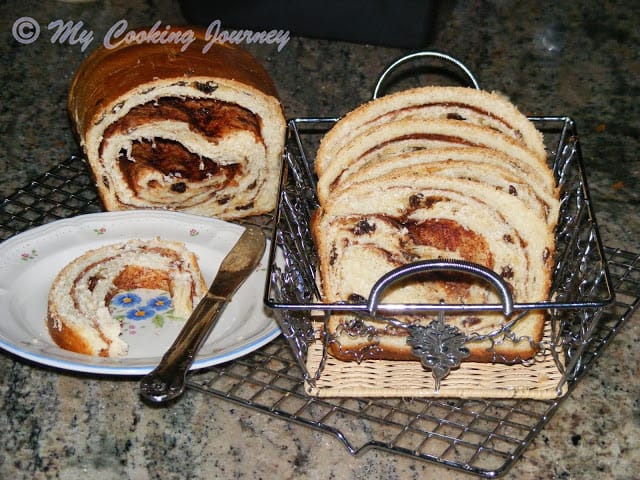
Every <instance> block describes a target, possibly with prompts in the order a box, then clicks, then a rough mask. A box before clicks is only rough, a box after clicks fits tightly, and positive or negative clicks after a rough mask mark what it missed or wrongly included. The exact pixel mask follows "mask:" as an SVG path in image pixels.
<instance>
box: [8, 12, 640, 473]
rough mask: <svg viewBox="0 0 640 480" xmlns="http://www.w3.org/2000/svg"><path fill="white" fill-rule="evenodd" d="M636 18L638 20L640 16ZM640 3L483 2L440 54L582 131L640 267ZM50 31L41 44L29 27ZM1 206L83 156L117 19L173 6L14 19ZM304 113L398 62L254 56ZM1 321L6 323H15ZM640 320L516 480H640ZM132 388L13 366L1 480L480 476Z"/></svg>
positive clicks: (593, 174) (602, 200) (372, 52)
mask: <svg viewBox="0 0 640 480" xmlns="http://www.w3.org/2000/svg"><path fill="white" fill-rule="evenodd" d="M631 4H635V8H633V7H632V6H631ZM639 7H640V5H638V2H569V1H564V0H563V1H560V2H553V4H552V2H533V1H525V2H518V3H517V4H515V2H509V1H493V2H485V1H469V2H459V3H458V4H454V5H449V6H448V7H447V8H446V9H443V10H442V11H441V21H440V27H439V28H438V31H437V33H436V35H435V37H434V39H433V40H432V42H431V44H430V47H432V48H435V49H438V50H442V51H446V52H448V53H450V54H452V55H453V56H455V57H457V58H460V59H462V60H463V61H464V62H465V63H466V64H467V65H468V66H469V67H470V68H471V70H472V71H474V72H475V73H476V75H477V76H478V78H479V80H480V82H481V84H482V86H483V87H485V88H488V89H496V90H501V91H503V92H505V93H506V94H508V95H509V96H510V97H511V98H512V100H513V101H514V102H515V103H517V104H518V105H519V106H520V107H521V108H522V109H523V110H524V111H525V112H527V113H531V114H567V115H570V116H572V117H574V119H575V120H576V122H577V125H578V128H579V131H580V134H581V141H582V149H583V154H584V158H585V163H586V166H587V169H588V173H589V183H590V187H591V192H592V197H593V202H594V206H595V211H596V215H597V218H598V221H599V223H600V228H601V233H602V236H603V239H604V242H605V244H607V245H609V246H613V247H620V248H623V249H626V250H630V251H633V252H640V240H639V238H640V220H639V217H638V206H639V204H640V197H639V191H640V188H639V187H640V183H639V177H640V161H639V158H638V152H639V151H640V148H639V147H640V133H639V132H640V113H639V109H640V107H639V106H638V105H639V103H638V97H639V96H640V80H639V79H640V30H639V29H638V25H640V8H639ZM23 16H30V17H33V18H35V19H36V20H37V21H38V22H39V23H40V25H42V26H43V31H42V32H41V33H42V36H41V38H40V39H39V40H38V41H36V42H35V43H33V44H30V45H23V44H20V43H18V42H16V41H15V40H14V38H13V36H12V26H13V24H14V22H15V20H17V19H18V18H20V17H23ZM0 18H1V19H2V24H1V25H2V26H1V28H0V65H1V69H0V72H1V73H0V74H1V75H2V81H1V83H0V84H1V85H2V89H1V90H0V96H1V108H0V131H1V132H2V142H0V174H1V175H2V176H1V181H0V194H2V196H3V197H4V196H7V195H9V194H10V193H12V192H13V191H15V189H16V188H18V187H20V186H23V185H24V184H25V183H27V182H28V181H29V180H30V179H32V178H34V177H35V176H37V175H39V174H41V173H43V172H45V171H46V170H48V169H49V168H51V167H52V166H54V165H55V164H57V163H58V162H59V161H60V160H61V159H63V158H65V157H66V156H68V155H69V154H71V153H74V152H76V151H77V146H76V143H75V140H74V138H73V136H72V134H71V131H70V128H69V125H68V121H67V117H66V112H65V97H66V91H67V88H68V84H69V82H70V79H71V76H72V74H73V71H74V69H75V68H76V67H77V66H78V65H79V63H80V62H81V60H82V59H83V58H84V57H85V56H86V54H87V53H88V51H89V50H90V49H91V48H93V47H94V46H95V45H96V44H97V42H98V41H100V39H101V38H102V37H103V36H104V34H105V32H106V30H107V29H108V28H109V27H110V26H112V25H113V24H114V22H116V21H117V20H120V19H126V20H127V21H128V22H129V24H130V25H132V26H134V25H143V24H150V23H153V22H154V21H156V20H162V21H163V22H164V23H171V24H177V23H181V22H182V17H181V12H180V10H179V8H178V7H177V6H175V5H174V4H173V3H172V2H169V1H165V0H160V1H154V2H151V1H149V2H141V1H133V2H125V1H122V0H113V1H96V2H88V3H77V4H76V3H62V2H56V1H48V2H36V1H32V0H22V1H19V2H18V1H14V0H9V1H5V2H2V3H0ZM57 19H64V20H65V21H66V20H73V21H75V22H78V21H82V22H84V24H85V25H86V27H87V28H88V29H91V30H92V31H93V32H94V35H95V38H96V39H97V40H94V43H93V45H92V46H90V47H89V49H88V50H86V51H84V52H83V51H82V50H81V47H80V45H70V44H69V43H65V44H58V43H55V42H54V43H52V42H50V41H49V36H48V34H49V32H47V31H45V27H46V25H47V24H48V23H49V22H52V21H55V20H57ZM250 50H252V51H253V52H254V53H255V54H256V55H257V56H258V57H259V58H260V59H261V60H262V61H263V62H264V64H265V66H266V67H267V68H268V70H269V71H270V72H271V74H272V76H273V78H274V80H275V82H276V84H277V86H278V88H279V90H280V92H281V96H282V100H283V104H284V106H285V110H286V112H287V115H288V116H290V117H294V116H308V115H313V116H316V115H317V116H323V115H339V114H342V113H344V112H346V111H347V110H349V109H351V108H352V107H354V106H356V105H357V104H359V103H360V102H362V101H363V100H365V99H367V98H368V97H369V94H370V93H369V92H370V91H371V88H372V86H373V84H374V77H375V76H376V75H377V74H378V73H379V72H380V71H381V70H382V68H383V67H384V66H385V65H386V64H387V63H388V62H389V61H390V60H392V59H393V58H395V57H396V56H398V55H399V54H400V53H403V51H401V50H398V49H391V48H383V47H373V46H369V45H356V44H350V43H344V42H335V41H327V40H310V39H301V38H293V39H292V40H291V41H290V42H289V44H288V45H287V46H286V47H285V48H284V49H283V50H282V51H281V52H278V51H277V50H276V48H275V47H273V46H251V47H250ZM0 315H1V313H0ZM638 320H639V319H638V318H637V316H636V317H635V318H633V319H632V321H630V322H629V323H628V324H627V325H626V326H625V328H624V329H623V330H622V331H621V332H620V333H619V334H618V335H617V336H616V337H615V338H614V340H613V341H612V342H611V344H610V345H609V346H608V348H607V349H606V350H605V353H604V355H603V356H602V357H601V358H599V359H598V361H597V363H596V366H595V368H593V369H592V370H591V371H590V372H589V373H588V374H587V376H586V378H584V379H583V380H582V381H581V382H580V383H579V385H578V386H577V388H576V389H575V390H574V391H573V392H572V394H571V395H570V397H569V398H568V399H566V400H565V401H564V402H563V404H562V406H561V408H560V409H559V411H558V412H557V413H556V415H555V416H554V417H553V418H552V419H551V421H550V422H549V423H548V425H547V426H546V427H545V429H544V430H543V431H542V432H541V433H540V434H539V435H538V436H536V438H535V440H534V441H533V443H532V445H530V446H529V448H528V449H527V450H526V451H525V453H524V456H523V458H522V459H521V460H519V461H518V462H517V463H516V464H515V466H514V467H513V468H512V469H511V470H510V471H509V472H508V474H507V475H506V478H518V479H529V478H531V479H592V478H607V479H631V478H637V476H638V472H640V455H638V451H640V403H639V400H638V399H639V398H640V386H639V385H640V382H639V381H638V378H639V375H640V372H639V371H638V368H639V367H638V361H637V359H638V357H639V356H640V326H639V325H638V323H639V322H638ZM136 386H137V384H136V382H135V381H133V380H131V379H104V378H92V377H86V376H81V375H74V374H67V373H60V372H57V371H52V370H49V369H46V368H42V367H39V366H36V365H31V364H27V363H25V362H23V361H21V360H18V359H16V358H14V357H13V356H11V355H9V354H5V353H0V412H1V413H0V438H1V439H2V446H1V447H0V478H61V479H76V478H77V479H81V478H82V479H84V478H91V479H116V478H118V479H122V478H134V479H160V478H162V479H170V478H171V479H172V478H176V479H179V478H256V479H257V478H264V479H267V478H336V479H337V478H351V479H365V478H368V479H369V478H385V479H394V478H397V479H412V478H415V479H417V478H440V479H445V478H468V475H465V474H461V473H457V472H453V471H450V470H447V469H445V468H443V467H439V466H434V465H432V464H429V463H426V462H421V461H415V460H412V459H408V458H404V457H399V456H394V455H390V454H387V453H384V452H379V451H370V452H368V453H366V454H364V455H363V456H360V457H351V456H350V455H349V454H348V453H347V452H346V450H345V449H344V448H343V447H342V446H341V445H340V444H339V443H338V442H337V441H336V440H335V439H334V438H332V437H330V436H328V435H324V434H321V433H318V432H315V431H312V430H309V429H306V428H304V427H300V426H297V425H289V424H287V423H285V422H283V421H281V420H279V419H275V418H272V417H270V416H267V415H264V414H260V413H256V412H254V411H252V410H249V409H245V408H243V407H237V406H234V405H232V404H230V403H227V402H224V401H219V400H216V399H213V398H210V397H208V396H205V395H203V394H200V393H197V392H192V391H189V392H187V394H186V395H185V397H184V398H183V399H182V400H181V401H180V402H179V403H177V404H176V405H175V406H173V407H171V408H150V407H147V406H144V405H143V404H142V403H141V401H140V399H139V398H138V396H137V394H136Z"/></svg>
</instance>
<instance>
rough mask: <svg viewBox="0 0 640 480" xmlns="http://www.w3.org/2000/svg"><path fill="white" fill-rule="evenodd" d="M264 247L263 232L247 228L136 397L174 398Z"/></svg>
mask: <svg viewBox="0 0 640 480" xmlns="http://www.w3.org/2000/svg"><path fill="white" fill-rule="evenodd" d="M265 245H266V240H265V236H264V233H263V232H262V230H261V229H260V228H258V227H254V226H248V227H246V229H245V231H244V232H243V233H242V235H241V236H240V239H239V240H238V241H237V243H236V244H235V245H234V246H233V248H232V249H231V251H230V252H229V253H228V254H227V256H226V257H225V258H224V260H223V261H222V264H221V265H220V268H219V269H218V273H217V274H216V277H215V278H214V279H213V282H212V283H211V286H210V287H209V291H208V292H207V293H206V295H205V296H204V297H203V298H202V300H200V302H199V303H198V305H197V306H196V308H195V309H194V310H193V313H191V315H190V316H189V319H188V320H187V321H186V323H185V325H184V327H183V328H182V330H181V331H180V333H179V334H178V336H177V338H176V339H175V341H174V342H173V345H171V347H170V348H169V349H168V350H167V352H166V353H165V354H164V356H163V357H162V360H161V361H160V363H159V364H158V366H157V367H156V368H155V369H154V370H153V371H151V372H150V373H148V374H147V375H145V376H144V377H143V378H142V380H141V381H140V394H141V395H142V397H144V398H146V399H147V400H149V401H151V402H154V403H161V402H166V401H168V400H172V399H174V398H177V397H178V396H180V395H181V394H182V392H183V391H184V389H185V380H186V375H187V372H188V371H189V368H190V367H191V365H192V364H193V361H194V359H195V356H196V354H197V353H198V351H199V350H200V347H201V346H202V344H203V343H204V341H205V340H206V338H207V337H208V336H209V334H210V333H211V331H212V330H213V327H214V326H215V324H216V322H217V320H218V319H219V318H220V315H221V313H222V311H223V310H224V308H225V306H226V305H227V304H228V303H229V301H230V300H231V297H232V296H233V294H234V293H235V292H236V290H237V289H238V287H240V285H242V283H243V282H244V281H245V280H246V278H247V277H248V276H249V275H250V274H251V272H253V271H254V269H255V268H256V266H257V265H258V262H259V261H260V259H261V258H262V254H263V252H264V249H265Z"/></svg>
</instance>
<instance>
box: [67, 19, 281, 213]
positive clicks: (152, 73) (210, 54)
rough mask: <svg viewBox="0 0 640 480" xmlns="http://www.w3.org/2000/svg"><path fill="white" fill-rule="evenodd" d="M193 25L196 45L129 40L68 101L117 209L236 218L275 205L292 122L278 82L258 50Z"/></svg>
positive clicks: (93, 63)
mask: <svg viewBox="0 0 640 480" xmlns="http://www.w3.org/2000/svg"><path fill="white" fill-rule="evenodd" d="M174 30H176V29H174ZM192 30H193V31H194V32H195V38H194V41H193V42H192V43H191V44H190V45H189V46H188V48H183V46H182V45H178V44H172V43H165V44H160V43H150V42H143V43H139V44H138V43H127V42H121V43H120V44H119V45H118V46H117V47H115V48H106V47H104V46H103V47H100V48H98V49H97V50H96V51H94V52H93V53H92V54H91V55H90V56H89V57H88V58H87V59H86V60H85V62H84V63H83V64H82V65H81V66H80V68H79V70H78V71H77V72H76V75H75V77H74V79H73V82H72V84H71V88H70V91H69V97H68V108H69V112H70V116H71V120H72V123H73V125H74V127H75V130H76V132H77V134H78V137H79V140H80V143H81V145H82V148H83V150H84V152H85V155H86V157H87V160H88V162H89V166H90V168H91V171H92V173H93V175H94V177H95V180H96V185H97V188H98V193H99V194H100V197H101V199H102V202H103V204H104V207H105V208H106V209H107V210H125V209H135V208H158V209H170V210H177V211H183V212H189V213H194V214H199V215H205V216H212V217H219V218H224V219H234V218H241V217H246V216H249V215H257V214H262V213H266V212H269V211H271V210H273V208H274V207H275V203H276V197H277V188H278V183H279V173H280V165H281V160H282V153H283V149H284V137H285V129H286V125H285V119H284V114H283V111H282V107H281V105H280V102H279V100H278V95H277V91H276V89H275V87H274V85H273V83H272V81H271V79H270V77H269V75H268V73H267V71H266V70H265V69H264V68H263V67H262V66H261V65H260V64H259V63H258V62H257V61H256V60H255V59H254V58H253V57H252V56H251V55H250V54H249V53H248V52H246V51H244V50H243V49H241V48H240V47H238V46H234V45H232V44H229V43H224V44H223V43H212V44H208V42H207V41H206V39H205V33H204V32H203V31H201V30H199V29H192ZM172 31H173V30H172Z"/></svg>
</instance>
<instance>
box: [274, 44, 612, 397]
mask: <svg viewBox="0 0 640 480" xmlns="http://www.w3.org/2000/svg"><path fill="white" fill-rule="evenodd" d="M425 55H427V56H430V55H428V54H426V53H424V52H423V54H421V55H419V56H420V57H422V56H425ZM437 56H438V58H442V55H441V54H438V55H437ZM414 58H415V55H414V56H410V57H403V58H401V59H400V60H398V61H396V62H394V63H393V64H392V65H391V67H389V69H387V70H385V72H384V73H383V75H382V76H381V77H380V80H379V81H378V84H377V85H376V88H375V90H374V94H373V97H374V98H375V97H376V96H377V95H378V94H379V91H380V89H381V85H382V84H383V83H384V81H386V79H387V76H388V75H389V74H390V73H391V71H392V70H393V68H395V67H396V66H398V65H400V64H402V63H405V62H406V61H408V60H413V59H414ZM444 58H445V60H451V58H450V57H448V56H444ZM456 65H457V66H459V65H460V64H459V62H457V63H456ZM464 73H465V75H466V76H467V77H470V78H471V80H472V84H473V85H474V86H476V87H477V86H478V82H477V80H475V78H474V77H473V76H472V74H471V73H470V72H469V71H468V70H466V69H465V70H464ZM530 120H531V121H532V122H533V123H534V124H535V126H536V127H537V129H538V130H540V131H541V132H543V134H544V138H545V142H546V147H547V150H548V152H549V155H548V158H549V162H550V164H551V167H552V169H553V172H554V174H555V178H556V181H557V184H558V186H559V187H560V191H561V209H560V218H559V222H558V226H557V233H556V242H557V245H556V248H557V256H556V262H555V268H554V275H553V284H552V288H551V295H550V298H551V299H552V300H550V301H546V302H534V303H513V301H512V299H510V298H508V297H509V293H508V289H507V288H505V287H504V286H503V288H502V289H501V290H502V291H504V290H507V292H506V293H504V294H503V295H502V298H503V301H502V304H496V305H480V306H475V307H477V308H478V310H482V311H504V312H505V313H507V314H508V313H509V312H511V311H512V310H513V311H515V312H520V313H521V314H522V315H524V314H526V312H527V311H531V310H547V311H548V312H549V313H550V318H551V322H550V325H548V330H547V334H546V337H545V339H544V341H543V345H542V350H544V351H545V353H546V355H547V360H549V361H552V362H553V363H554V364H555V367H556V368H557V370H558V372H559V376H558V377H557V378H554V379H553V380H552V379H548V380H549V381H553V382H555V383H556V385H555V387H556V391H555V393H553V395H561V394H563V393H564V392H566V390H563V387H564V385H565V384H566V382H567V381H568V380H569V379H571V378H573V376H575V372H576V371H577V369H578V368H579V367H580V364H581V361H582V360H581V355H582V352H583V351H584V348H585V345H586V344H587V343H588V340H589V335H590V332H591V331H592V330H593V329H594V328H595V325H596V324H597V322H598V319H599V317H600V315H601V312H602V309H603V307H604V306H605V305H607V304H609V303H610V302H611V301H612V300H613V297H614V293H613V290H612V288H611V281H610V277H609V272H608V269H607V264H606V259H605V255H604V250H603V246H602V243H601V241H600V237H599V234H598V227H597V223H596V220H595V216H594V214H593V211H592V208H591V201H590V198H589V189H588V186H587V183H586V177H585V172H584V165H583V162H582V154H581V150H580V142H579V139H578V133H577V128H576V125H575V122H574V121H573V120H572V119H571V118H570V117H561V116H553V117H552V116H550V117H532V118H530ZM335 122H336V119H335V118H299V119H293V120H291V121H290V122H289V124H288V138H287V148H286V162H285V165H284V168H283V172H282V177H281V189H280V199H279V205H278V210H277V215H276V219H275V228H274V234H273V242H272V244H271V252H270V253H271V256H270V265H269V276H268V277H269V280H268V285H267V288H266V290H265V303H266V304H267V305H269V306H270V307H271V308H273V309H274V310H276V311H277V312H278V318H279V322H280V326H281V329H282V331H283V333H284V336H285V337H286V338H287V340H288V341H289V343H290V345H291V348H292V351H293V354H294V356H295V357H296V358H297V359H298V361H299V362H300V365H301V367H302V369H303V371H304V376H305V379H306V380H307V382H308V384H309V387H310V388H309V392H310V393H311V392H315V393H316V394H321V392H319V391H318V390H317V387H318V379H319V378H320V377H321V376H322V375H323V374H326V371H327V370H326V368H327V360H328V359H327V353H326V350H327V349H326V345H325V346H323V347H322V348H321V350H322V351H321V353H320V354H319V355H320V357H319V358H317V359H315V360H314V361H313V362H310V361H309V358H310V351H311V350H314V352H315V353H314V355H315V356H316V357H317V356H318V352H317V350H318V342H319V341H321V340H320V338H322V339H324V341H325V343H326V341H327V338H329V335H327V334H326V332H321V333H320V335H319V334H318V332H317V330H318V324H322V323H323V322H325V321H326V318H327V316H328V315H329V314H331V313H344V312H349V313H353V314H355V315H369V316H375V315H376V313H377V309H378V308H380V307H381V306H380V305H379V298H378V297H379V293H380V291H381V289H382V288H381V287H380V285H386V279H384V278H381V279H380V280H379V282H378V284H376V285H375V286H374V288H372V290H371V294H370V296H369V298H368V299H364V300H363V301H360V302H358V301H354V302H349V303H343V302H337V303H323V302H322V301H321V300H319V299H320V293H319V292H318V289H317V281H316V271H317V266H318V253H317V251H316V249H315V245H314V241H313V239H312V235H311V226H310V222H311V217H312V215H313V212H314V210H316V209H317V208H318V206H319V204H318V199H317V197H316V193H315V192H316V189H315V187H316V185H315V183H316V179H315V177H314V174H313V171H314V167H313V153H314V152H315V150H316V147H317V145H318V143H319V140H320V138H321V137H322V136H323V135H324V133H326V131H327V130H328V129H330V128H331V126H332V125H333V124H334V123H335ZM423 263H426V265H424V267H425V268H428V267H432V266H433V264H434V263H438V262H423ZM440 263H442V262H440ZM463 266H464V265H463ZM440 267H442V268H445V269H446V268H447V267H448V268H460V267H461V265H460V262H450V263H449V264H448V265H447V264H446V263H445V264H444V265H440ZM415 270H417V271H419V272H421V271H424V270H423V269H422V266H421V265H415V264H410V265H408V266H406V267H402V268H400V269H398V272H396V273H394V275H396V276H397V277H398V278H402V276H403V275H407V276H408V275H412V274H413V273H414V271H415ZM475 273H478V274H480V275H485V277H487V278H489V280H491V277H490V276H489V274H490V273H492V272H475ZM495 277H498V278H497V279H495ZM494 279H495V280H494V281H495V283H496V284H497V287H498V289H499V290H500V278H499V276H498V275H494ZM473 307H474V306H470V305H462V304H457V305H443V304H436V305H434V304H411V305H390V306H387V307H386V310H385V315H386V316H387V317H389V316H391V317H393V316H394V315H400V314H402V315H406V314H407V313H410V314H411V313H420V312H425V311H432V312H439V313H440V314H441V315H444V314H445V313H446V312H457V311H464V310H469V309H470V308H473ZM318 314H320V317H319V316H318ZM440 318H441V317H440ZM434 322H435V321H434ZM434 322H432V323H434ZM325 323H326V322H325ZM401 327H406V325H401ZM320 328H323V327H322V326H321V327H320ZM505 328H508V327H505ZM503 333H504V331H502V332H498V334H503ZM494 334H495V332H494ZM411 335H412V333H410V338H411ZM376 365H381V364H380V363H377V364H376ZM432 370H434V372H435V370H436V368H433V369H432ZM512 372H513V373H514V376H519V375H520V373H515V372H516V371H515V370H513V371H512ZM448 373H449V370H447V371H446V372H445V374H448ZM394 375H395V373H394ZM544 375H545V376H546V375H547V374H546V373H545V374H544ZM434 377H435V378H434V381H435V392H436V393H439V384H440V380H441V377H438V376H436V375H435V374H434ZM393 389H395V390H397V389H398V385H394V386H392V387H389V392H392V390H393ZM460 391H461V390H460ZM466 391H467V392H468V389H467V390H466ZM504 391H505V392H506V393H505V394H506V395H511V393H509V391H508V389H507V390H504ZM337 392H339V390H336V389H333V390H331V393H327V394H332V395H336V394H338V393H337ZM353 392H354V391H353V390H350V391H349V394H353ZM451 392H458V390H452V391H450V392H449V393H450V394H451ZM491 392H492V390H491V389H486V390H482V391H480V392H478V393H477V395H480V396H486V395H488V394H490V393H491ZM405 393H407V394H410V393H411V394H422V393H424V394H429V393H428V392H420V391H419V390H408V391H407V392H405ZM494 393H495V389H494ZM547 393H548V392H547ZM366 394H369V395H370V394H372V393H371V391H366ZM388 394H389V395H392V394H393V393H388ZM454 395H456V394H455V393H454Z"/></svg>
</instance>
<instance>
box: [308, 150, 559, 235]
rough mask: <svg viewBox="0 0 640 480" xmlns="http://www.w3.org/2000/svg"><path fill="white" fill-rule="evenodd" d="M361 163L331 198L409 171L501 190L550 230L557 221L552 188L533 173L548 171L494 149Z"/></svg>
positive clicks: (439, 152) (391, 157) (345, 176)
mask: <svg viewBox="0 0 640 480" xmlns="http://www.w3.org/2000/svg"><path fill="white" fill-rule="evenodd" d="M362 163H363V165H361V166H360V165H358V164H357V163H356V164H352V165H351V166H350V167H349V168H348V169H346V170H345V171H344V172H343V174H342V175H341V178H340V181H339V182H336V183H334V184H333V186H332V188H331V190H330V195H331V196H335V195H339V194H340V193H341V192H343V191H346V190H349V188H351V186H352V185H353V184H354V183H360V182H364V181H368V180H371V179H374V178H376V177H382V176H393V175H395V174H396V173H397V172H402V171H403V170H407V169H410V170H412V171H413V172H415V173H417V174H420V175H424V176H433V175H436V176H444V177H448V178H462V179H466V180H469V181H475V182H478V183H481V184H484V185H489V186H491V187H493V188H496V189H498V190H502V191H503V192H506V193H508V194H509V195H513V196H515V197H518V198H519V199H520V200H522V201H523V202H524V203H525V204H526V205H527V206H528V207H529V209H530V210H531V211H532V212H535V213H536V214H537V215H538V216H539V217H540V218H543V219H545V221H546V222H547V227H548V229H550V230H553V229H554V228H555V225H556V223H557V220H558V211H559V208H560V204H559V201H558V199H557V195H556V193H555V190H556V189H555V187H554V188H553V189H552V190H551V191H549V189H548V188H546V187H547V183H546V182H547V180H548V178H545V182H544V183H543V182H541V181H539V177H538V176H536V175H535V173H534V172H543V173H547V172H549V173H550V171H549V170H548V169H545V170H540V169H537V170H536V169H535V168H534V167H533V166H531V165H528V164H523V163H521V162H518V161H517V160H516V159H514V158H513V157H510V156H508V155H505V154H503V153H501V152H499V151H497V150H493V149H490V148H484V147H464V146H462V147H444V148H437V147H434V148H422V149H418V150H412V149H408V151H405V152H403V153H398V154H392V153H389V152H388V153H387V155H385V156H382V157H379V158H377V159H375V160H372V161H371V162H366V163H365V162H362ZM551 178H552V177H551ZM318 188H320V186H319V187H318Z"/></svg>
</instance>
